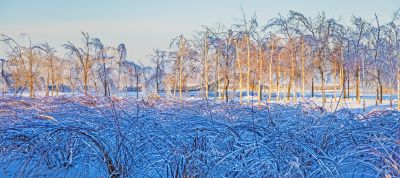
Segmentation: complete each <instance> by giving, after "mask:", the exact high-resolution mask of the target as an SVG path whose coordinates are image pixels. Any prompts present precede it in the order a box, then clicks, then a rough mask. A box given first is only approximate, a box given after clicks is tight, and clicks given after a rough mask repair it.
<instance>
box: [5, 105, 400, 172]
mask: <svg viewBox="0 0 400 178" xmlns="http://www.w3.org/2000/svg"><path fill="white" fill-rule="evenodd" d="M399 153H400V112H398V111H396V110H381V111H374V112H370V113H364V114H354V113H353V112H351V110H349V109H339V110H338V111H336V112H327V111H326V110H325V109H324V108H321V107H318V106H317V105H315V104H314V103H313V102H312V101H303V102H300V103H287V104H278V103H270V104H265V103H264V105H262V106H256V105H251V104H248V105H240V104H238V103H236V102H230V103H218V102H212V101H201V100H192V101H181V102H178V101H174V100H167V99H159V100H135V99H132V98H99V97H60V98H41V99H28V98H7V97H6V98H1V99H0V155H1V156H0V166H1V171H2V173H1V174H0V177H3V176H11V177H14V176H20V177H99V176H104V177H184V176H190V177H196V176H198V177H352V176H354V177H362V176H365V177H382V176H386V175H391V176H393V177H398V176H400V155H399Z"/></svg>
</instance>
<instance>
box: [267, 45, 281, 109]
mask: <svg viewBox="0 0 400 178" xmlns="http://www.w3.org/2000/svg"><path fill="white" fill-rule="evenodd" d="M273 53H274V44H273V43H272V45H271V58H270V61H269V85H268V101H271V92H272V91H271V88H272V59H273V55H274V54H273ZM278 73H279V72H278ZM276 80H277V86H278V84H279V81H278V80H279V77H278V76H277V79H276Z"/></svg>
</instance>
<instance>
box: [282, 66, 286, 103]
mask: <svg viewBox="0 0 400 178" xmlns="http://www.w3.org/2000/svg"><path fill="white" fill-rule="evenodd" d="M282 82H283V102H285V101H286V96H285V90H286V71H285V70H283V81H282Z"/></svg>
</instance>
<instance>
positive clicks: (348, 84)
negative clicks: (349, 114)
mask: <svg viewBox="0 0 400 178" xmlns="http://www.w3.org/2000/svg"><path fill="white" fill-rule="evenodd" d="M347 76H349V74H348V75H347ZM347 99H350V77H348V78H347Z"/></svg>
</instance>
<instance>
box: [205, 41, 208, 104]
mask: <svg viewBox="0 0 400 178" xmlns="http://www.w3.org/2000/svg"><path fill="white" fill-rule="evenodd" d="M207 54H208V42H207V37H205V38H204V79H205V86H204V87H205V90H206V93H205V98H206V99H208V59H207Z"/></svg>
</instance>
